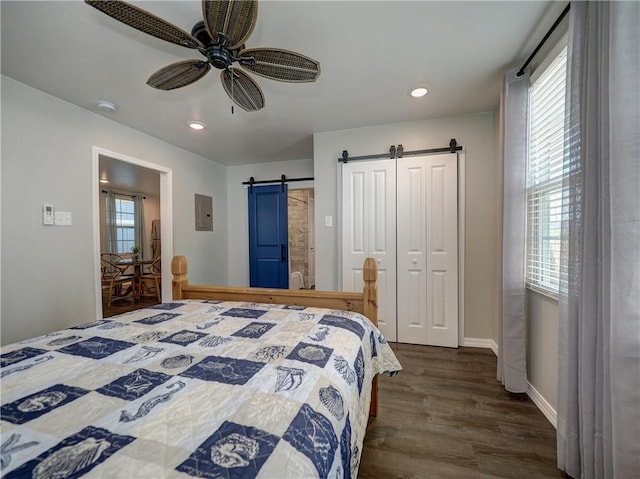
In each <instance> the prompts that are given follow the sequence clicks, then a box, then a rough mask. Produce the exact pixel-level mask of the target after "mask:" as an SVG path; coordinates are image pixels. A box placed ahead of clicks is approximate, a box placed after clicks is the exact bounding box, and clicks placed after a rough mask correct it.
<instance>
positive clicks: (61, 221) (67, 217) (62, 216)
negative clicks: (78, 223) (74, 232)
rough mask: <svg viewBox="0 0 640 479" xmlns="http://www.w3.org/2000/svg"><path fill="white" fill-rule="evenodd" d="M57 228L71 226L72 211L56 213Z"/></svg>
mask: <svg viewBox="0 0 640 479" xmlns="http://www.w3.org/2000/svg"><path fill="white" fill-rule="evenodd" d="M55 218H56V226H71V211H56V212H55Z"/></svg>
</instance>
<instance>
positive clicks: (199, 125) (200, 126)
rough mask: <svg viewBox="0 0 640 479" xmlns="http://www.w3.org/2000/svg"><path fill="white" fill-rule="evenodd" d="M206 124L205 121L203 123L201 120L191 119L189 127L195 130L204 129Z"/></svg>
mask: <svg viewBox="0 0 640 479" xmlns="http://www.w3.org/2000/svg"><path fill="white" fill-rule="evenodd" d="M205 126H206V125H205V124H204V123H202V122H201V121H190V122H189V128H192V129H194V130H204V127H205Z"/></svg>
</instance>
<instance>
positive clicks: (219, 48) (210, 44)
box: [191, 21, 236, 70]
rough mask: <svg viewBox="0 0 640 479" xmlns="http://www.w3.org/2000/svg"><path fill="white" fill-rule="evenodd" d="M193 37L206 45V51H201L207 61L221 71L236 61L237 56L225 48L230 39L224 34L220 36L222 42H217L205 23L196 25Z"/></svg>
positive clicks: (192, 33) (192, 31) (192, 32)
mask: <svg viewBox="0 0 640 479" xmlns="http://www.w3.org/2000/svg"><path fill="white" fill-rule="evenodd" d="M191 35H193V36H194V37H196V38H197V39H198V40H200V42H201V43H202V44H203V45H204V50H201V51H202V53H203V54H204V55H206V57H207V60H209V63H211V65H212V66H213V67H215V68H217V69H219V70H225V69H227V68H229V67H230V66H231V64H232V63H233V62H234V61H235V60H236V58H235V56H234V55H233V53H232V52H231V50H229V49H228V48H226V47H225V46H224V44H225V43H226V40H228V38H227V37H226V36H225V35H223V34H220V33H219V34H218V35H219V37H220V38H221V40H222V41H220V42H215V41H214V40H213V39H212V38H211V35H209V31H208V30H207V27H206V26H205V24H204V22H203V21H200V22H198V23H196V24H195V25H194V26H193V29H192V30H191Z"/></svg>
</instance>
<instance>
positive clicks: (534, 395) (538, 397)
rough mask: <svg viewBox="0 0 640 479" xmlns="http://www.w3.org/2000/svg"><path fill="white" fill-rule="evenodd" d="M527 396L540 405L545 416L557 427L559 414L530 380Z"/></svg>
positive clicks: (539, 407)
mask: <svg viewBox="0 0 640 479" xmlns="http://www.w3.org/2000/svg"><path fill="white" fill-rule="evenodd" d="M527 396H529V397H530V398H531V400H532V401H533V403H534V404H535V405H536V406H538V409H540V411H541V412H542V414H544V417H546V418H547V420H548V421H549V422H550V423H551V425H552V426H553V427H555V428H556V429H557V423H558V415H557V413H556V410H555V409H553V407H551V404H549V403H548V402H547V400H546V399H545V398H544V397H543V396H542V394H540V393H539V392H538V390H537V389H536V388H534V387H533V386H532V385H531V383H530V382H528V381H527Z"/></svg>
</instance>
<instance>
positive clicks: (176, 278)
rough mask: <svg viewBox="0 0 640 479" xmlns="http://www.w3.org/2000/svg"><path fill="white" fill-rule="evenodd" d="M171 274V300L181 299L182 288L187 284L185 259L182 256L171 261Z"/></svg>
mask: <svg viewBox="0 0 640 479" xmlns="http://www.w3.org/2000/svg"><path fill="white" fill-rule="evenodd" d="M171 274H172V275H173V281H172V282H171V286H172V289H173V299H174V300H177V299H182V288H183V286H186V285H187V284H189V282H188V281H187V258H186V257H184V256H174V257H173V260H171Z"/></svg>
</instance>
